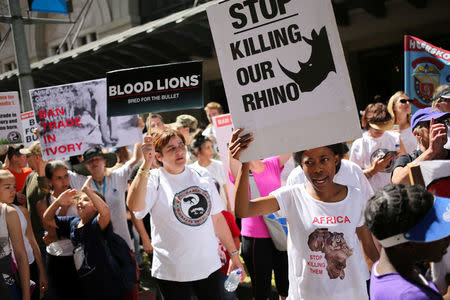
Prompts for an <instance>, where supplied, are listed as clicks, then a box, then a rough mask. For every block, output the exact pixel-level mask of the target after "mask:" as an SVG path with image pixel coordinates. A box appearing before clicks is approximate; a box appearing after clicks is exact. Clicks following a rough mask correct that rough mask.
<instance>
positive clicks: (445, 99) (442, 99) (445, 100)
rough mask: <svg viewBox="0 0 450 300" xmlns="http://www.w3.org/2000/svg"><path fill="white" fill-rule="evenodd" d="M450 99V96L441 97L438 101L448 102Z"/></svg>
mask: <svg viewBox="0 0 450 300" xmlns="http://www.w3.org/2000/svg"><path fill="white" fill-rule="evenodd" d="M448 101H450V98H440V99H439V100H438V103H442V102H448Z"/></svg>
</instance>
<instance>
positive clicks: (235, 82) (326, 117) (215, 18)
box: [207, 0, 361, 161]
mask: <svg viewBox="0 0 450 300" xmlns="http://www.w3.org/2000/svg"><path fill="white" fill-rule="evenodd" d="M207 13H208V18H209V24H210V27H211V31H212V34H213V40H214V44H215V47H216V53H217V57H218V59H219V64H220V70H221V74H222V79H223V83H224V87H225V92H226V95H227V100H228V106H229V108H230V112H231V115H232V116H233V124H234V126H235V127H236V128H245V131H246V132H253V134H254V137H255V141H254V142H253V143H252V144H251V145H250V147H249V149H248V150H247V151H245V152H244V153H243V155H241V158H242V160H243V161H250V160H255V159H260V158H261V157H270V156H274V155H277V154H283V153H289V152H293V151H298V150H302V149H307V148H311V147H317V146H321V145H326V144H331V143H336V142H341V141H345V140H352V139H355V138H357V137H359V136H361V130H360V125H359V119H358V113H357V110H356V105H355V100H354V96H353V92H352V88H351V84H350V79H349V75H348V70H347V66H346V63H345V59H344V53H343V50H342V46H341V42H340V39H339V33H338V30H337V26H336V21H335V18H334V14H333V8H332V5H331V1H329V0H297V1H293V0H270V1H269V0H266V1H262V0H260V1H244V2H242V1H237V0H231V1H221V2H219V3H218V4H216V5H212V6H210V7H209V8H208V9H207Z"/></svg>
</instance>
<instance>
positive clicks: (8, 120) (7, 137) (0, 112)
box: [0, 92, 23, 145]
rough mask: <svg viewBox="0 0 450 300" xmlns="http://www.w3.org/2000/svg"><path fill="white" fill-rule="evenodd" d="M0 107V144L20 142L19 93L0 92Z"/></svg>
mask: <svg viewBox="0 0 450 300" xmlns="http://www.w3.org/2000/svg"><path fill="white" fill-rule="evenodd" d="M0 108H1V109H0V145H7V144H18V143H22V140H23V139H22V123H21V122H20V120H19V116H20V103H19V94H18V93H17V92H5V93H0Z"/></svg>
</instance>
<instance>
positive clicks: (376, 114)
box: [361, 102, 392, 130]
mask: <svg viewBox="0 0 450 300" xmlns="http://www.w3.org/2000/svg"><path fill="white" fill-rule="evenodd" d="M391 119H392V116H391V114H390V113H389V111H388V109H387V106H386V105H385V104H384V103H381V102H378V103H375V104H374V103H371V104H369V105H367V107H366V109H365V110H364V113H363V115H362V117H361V126H362V127H363V128H364V129H366V130H367V129H369V123H382V122H387V121H389V120H391Z"/></svg>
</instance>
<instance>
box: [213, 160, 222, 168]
mask: <svg viewBox="0 0 450 300" xmlns="http://www.w3.org/2000/svg"><path fill="white" fill-rule="evenodd" d="M211 163H213V164H214V165H216V166H220V167H222V166H223V163H222V162H221V161H220V160H217V159H211Z"/></svg>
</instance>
